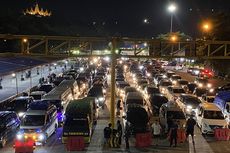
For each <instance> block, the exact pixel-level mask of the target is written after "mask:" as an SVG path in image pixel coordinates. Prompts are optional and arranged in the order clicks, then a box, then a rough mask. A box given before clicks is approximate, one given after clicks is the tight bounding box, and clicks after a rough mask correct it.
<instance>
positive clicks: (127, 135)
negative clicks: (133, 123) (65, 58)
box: [124, 122, 131, 150]
mask: <svg viewBox="0 0 230 153" xmlns="http://www.w3.org/2000/svg"><path fill="white" fill-rule="evenodd" d="M130 136H131V131H130V126H129V124H128V122H126V124H125V131H124V138H125V148H126V149H127V150H128V149H129V138H130Z"/></svg>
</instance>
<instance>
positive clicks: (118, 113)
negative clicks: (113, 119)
mask: <svg viewBox="0 0 230 153" xmlns="http://www.w3.org/2000/svg"><path fill="white" fill-rule="evenodd" d="M120 110H121V100H120V99H119V100H118V101H117V116H119V115H120Z"/></svg>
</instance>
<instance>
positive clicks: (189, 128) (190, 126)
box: [186, 115, 196, 144]
mask: <svg viewBox="0 0 230 153" xmlns="http://www.w3.org/2000/svg"><path fill="white" fill-rule="evenodd" d="M195 125H196V121H195V120H194V119H193V116H192V115H191V116H190V118H189V119H188V120H187V122H186V139H187V140H188V136H189V135H191V136H192V143H193V144H194V126H195Z"/></svg>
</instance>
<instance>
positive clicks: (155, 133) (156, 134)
mask: <svg viewBox="0 0 230 153" xmlns="http://www.w3.org/2000/svg"><path fill="white" fill-rule="evenodd" d="M152 133H153V138H154V140H155V142H156V146H157V145H158V139H159V138H160V135H161V126H160V123H159V121H158V120H156V121H155V122H154V123H153V124H152Z"/></svg>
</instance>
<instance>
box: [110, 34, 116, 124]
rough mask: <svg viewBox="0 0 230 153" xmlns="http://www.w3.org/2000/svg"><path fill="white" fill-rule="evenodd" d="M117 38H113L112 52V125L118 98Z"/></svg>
mask: <svg viewBox="0 0 230 153" xmlns="http://www.w3.org/2000/svg"><path fill="white" fill-rule="evenodd" d="M116 45H117V42H116V38H113V40H112V54H111V59H112V63H111V68H110V69H111V85H110V92H111V99H110V122H111V124H112V127H113V128H114V126H115V100H116V91H115V66H116Z"/></svg>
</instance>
